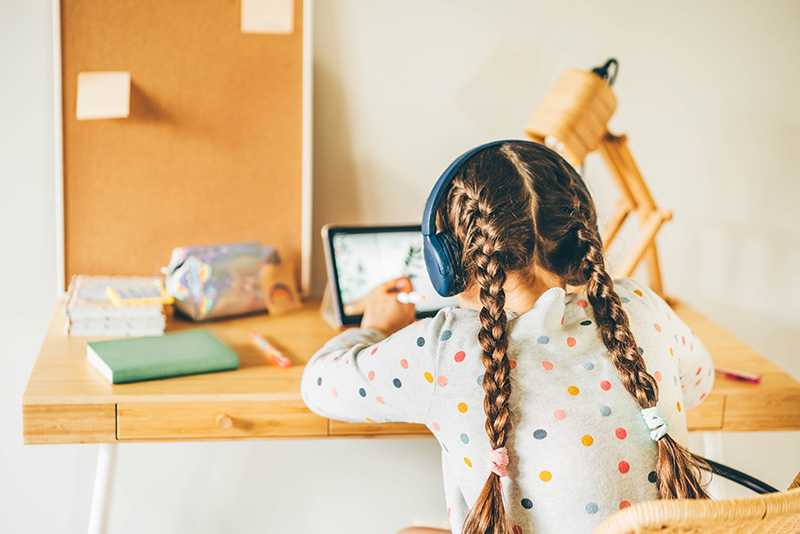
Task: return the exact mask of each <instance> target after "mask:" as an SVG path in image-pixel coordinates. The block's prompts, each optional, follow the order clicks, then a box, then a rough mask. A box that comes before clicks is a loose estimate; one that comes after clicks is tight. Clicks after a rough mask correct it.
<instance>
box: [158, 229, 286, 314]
mask: <svg viewBox="0 0 800 534" xmlns="http://www.w3.org/2000/svg"><path fill="white" fill-rule="evenodd" d="M278 261H279V259H278V254H277V253H276V252H275V249H274V248H273V247H271V246H268V245H262V244H261V243H256V242H248V243H228V244H220V245H209V246H190V247H178V248H176V249H173V251H172V256H171V258H170V261H169V265H168V266H167V267H165V268H164V269H163V271H164V275H165V281H166V289H167V292H168V293H169V294H170V295H171V296H172V297H173V298H174V299H175V307H176V308H177V309H178V310H179V311H180V312H181V313H182V314H184V315H186V316H188V317H190V318H191V319H194V320H195V321H204V320H207V319H219V318H221V317H230V316H233V315H242V314H245V313H252V312H256V311H261V310H264V299H263V298H262V296H261V288H260V287H259V286H260V282H259V271H260V270H261V268H262V267H263V266H264V265H266V264H269V263H275V264H277V263H278Z"/></svg>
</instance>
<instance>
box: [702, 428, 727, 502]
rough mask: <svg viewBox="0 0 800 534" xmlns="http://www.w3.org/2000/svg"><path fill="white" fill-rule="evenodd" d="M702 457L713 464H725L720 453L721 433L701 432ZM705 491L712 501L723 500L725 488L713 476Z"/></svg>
mask: <svg viewBox="0 0 800 534" xmlns="http://www.w3.org/2000/svg"><path fill="white" fill-rule="evenodd" d="M703 456H705V457H706V458H708V459H709V460H714V461H715V462H719V463H724V462H725V460H724V455H723V451H722V432H703ZM706 489H707V490H708V494H709V495H710V496H711V498H712V499H724V498H725V493H726V492H725V488H724V486H723V484H722V479H721V478H720V477H719V476H716V475H715V476H713V477H712V478H711V482H710V483H709V485H708V488H706Z"/></svg>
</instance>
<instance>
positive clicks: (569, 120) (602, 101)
mask: <svg viewBox="0 0 800 534" xmlns="http://www.w3.org/2000/svg"><path fill="white" fill-rule="evenodd" d="M618 68H619V64H618V63H617V60H616V59H613V58H612V59H609V60H608V61H606V63H605V64H604V65H602V66H600V67H595V68H594V69H592V70H591V71H584V70H577V69H572V70H568V71H566V72H564V73H563V74H562V75H561V77H560V78H559V79H558V80H557V81H556V83H555V85H554V86H553V87H552V89H551V90H550V92H549V93H548V94H547V95H546V96H545V98H544V100H543V101H542V103H541V105H539V107H538V108H537V109H536V110H535V111H534V113H533V116H532V118H531V120H530V122H529V124H528V126H527V128H526V129H525V133H526V134H527V135H528V137H529V138H530V139H531V140H533V141H536V142H538V143H544V144H545V145H547V146H549V147H550V148H553V149H554V150H556V151H557V152H559V153H560V154H561V155H562V156H564V157H565V158H566V159H567V160H568V161H569V162H570V163H571V164H572V165H573V166H574V167H575V168H580V166H581V164H582V163H583V161H584V159H585V158H586V156H587V155H588V154H589V153H591V152H594V151H595V150H597V151H599V152H600V154H601V155H602V157H603V160H604V161H605V164H606V166H607V167H608V169H609V170H610V171H611V175H612V176H613V178H614V181H615V183H616V184H617V187H618V188H619V191H620V193H621V197H620V199H619V201H618V205H617V208H616V211H615V212H614V215H613V216H612V217H611V219H610V221H609V222H608V223H607V226H606V227H605V228H604V229H603V232H602V233H603V236H602V237H603V243H604V247H605V249H606V250H608V248H609V247H610V246H611V244H612V243H613V242H614V239H615V238H616V237H617V235H618V234H619V231H620V230H621V229H622V226H623V225H624V223H625V221H626V220H627V219H628V216H629V215H631V214H632V213H634V214H635V215H636V219H637V222H638V225H639V237H638V239H637V240H636V243H635V245H634V246H633V249H632V250H631V251H630V252H629V253H628V254H627V255H626V257H625V259H624V261H623V263H622V267H621V269H619V270H615V272H614V273H612V274H613V275H614V276H615V277H627V276H631V275H632V274H633V273H634V272H635V271H636V269H637V267H638V266H639V264H640V263H642V262H645V264H646V266H647V272H648V279H649V280H648V282H649V285H650V287H651V288H652V289H653V291H655V292H656V293H658V294H659V295H662V296H663V295H664V287H663V284H662V281H661V269H660V267H659V262H658V251H657V249H656V242H655V237H656V234H657V233H658V231H659V230H660V229H661V226H662V225H663V224H664V223H665V222H667V221H669V220H670V219H671V218H672V212H670V211H669V210H665V209H661V208H659V207H658V205H657V204H656V202H655V200H654V199H653V195H652V194H651V193H650V189H649V188H648V187H647V184H646V183H645V181H644V178H643V177H642V174H641V172H640V171H639V168H638V167H637V165H636V161H635V160H634V159H633V154H631V151H630V149H629V148H628V139H627V137H626V136H625V135H624V134H614V133H611V132H609V131H608V121H609V119H610V118H611V116H612V115H613V114H614V111H615V110H616V108H617V98H616V97H615V96H614V92H613V91H612V89H611V88H612V86H613V85H614V81H615V80H616V77H617V71H618Z"/></svg>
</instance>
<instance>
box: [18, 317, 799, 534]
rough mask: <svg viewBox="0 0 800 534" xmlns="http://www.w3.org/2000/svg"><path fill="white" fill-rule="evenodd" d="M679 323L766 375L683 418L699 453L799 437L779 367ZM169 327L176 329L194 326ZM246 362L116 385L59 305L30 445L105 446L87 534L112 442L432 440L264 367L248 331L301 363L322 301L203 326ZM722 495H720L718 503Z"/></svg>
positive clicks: (37, 374)
mask: <svg viewBox="0 0 800 534" xmlns="http://www.w3.org/2000/svg"><path fill="white" fill-rule="evenodd" d="M675 310H676V312H677V313H678V315H680V316H681V318H683V320H684V321H686V323H687V324H688V325H689V326H690V327H691V328H692V330H694V332H695V333H696V334H697V335H698V336H699V337H700V338H701V339H702V340H703V342H704V343H705V344H706V346H707V347H708V349H709V350H710V351H711V354H712V356H713V358H714V361H715V363H716V364H717V365H718V366H720V367H729V368H733V369H739V370H743V371H750V372H754V373H760V374H762V375H763V380H762V382H761V384H758V385H753V384H747V383H742V382H734V381H730V380H726V379H723V378H718V379H717V381H716V383H715V386H714V390H713V391H712V393H711V395H709V397H708V398H707V399H706V400H705V402H703V404H702V405H701V406H700V407H698V408H696V409H693V410H690V411H689V413H688V417H689V429H690V430H700V431H704V445H705V451H704V454H705V455H706V456H707V457H710V458H713V459H715V460H718V461H722V460H723V458H722V457H721V452H720V447H719V443H718V441H719V431H727V430H736V431H756V430H800V384H798V382H797V381H796V380H794V379H793V378H792V377H791V376H789V375H788V374H787V373H786V372H784V371H782V370H781V369H780V368H779V367H778V366H777V365H775V364H774V363H772V362H770V361H769V360H767V359H766V358H764V357H763V356H761V355H759V354H757V353H755V352H754V351H753V350H751V349H750V348H748V347H747V346H746V345H744V344H743V343H741V342H740V341H739V340H737V339H736V338H734V337H733V336H732V335H730V334H729V333H728V332H726V331H724V330H723V329H721V328H720V327H718V326H717V325H715V324H714V323H713V322H711V321H710V320H708V319H706V318H705V317H703V316H702V315H700V314H699V313H697V312H696V311H694V310H692V309H691V308H689V307H688V306H686V305H682V304H677V305H676V306H675ZM195 326H197V325H195V324H193V323H188V322H183V321H174V322H172V323H171V324H170V329H172V330H176V329H177V330H180V329H185V328H192V327H195ZM202 326H203V327H205V328H211V329H212V330H214V331H215V332H216V333H217V334H218V335H219V336H220V337H221V338H222V339H223V340H225V341H226V342H227V343H228V344H230V345H231V346H232V347H233V348H234V350H236V352H237V353H238V354H239V358H240V361H241V367H240V368H239V369H238V370H236V371H230V372H224V373H214V374H208V375H196V376H186V377H180V378H172V379H168V380H155V381H150V382H139V383H134V384H121V385H116V386H115V385H110V384H108V383H107V382H106V381H105V379H103V378H102V377H101V376H100V375H99V374H98V373H97V372H96V371H95V370H94V368H92V367H91V366H90V365H88V364H87V363H86V339H85V338H78V337H74V338H73V337H69V336H66V335H64V312H63V306H62V305H61V304H59V305H58V306H56V311H55V313H54V315H53V319H52V320H51V322H50V326H49V329H48V333H47V337H46V338H45V340H44V343H43V345H42V348H41V351H40V352H39V356H38V358H37V360H36V364H35V365H34V367H33V371H32V372H31V377H30V380H29V381H28V386H27V388H26V389H25V393H24V396H23V399H22V411H23V435H24V439H25V443H99V444H100V445H99V447H98V460H97V470H96V474H95V482H94V489H93V493H92V504H91V510H90V519H89V533H90V534H101V533H103V532H105V529H106V525H107V514H108V509H109V500H110V489H111V487H112V478H113V475H114V464H115V461H116V450H117V447H116V444H117V443H120V442H135V441H169V440H236V439H264V438H324V437H343V436H356V437H375V436H388V435H394V436H410V435H426V434H428V431H427V429H426V428H425V427H424V426H421V425H407V424H394V423H392V424H368V423H359V424H350V423H341V422H338V421H331V420H328V419H325V418H322V417H319V416H317V415H315V414H313V413H311V412H310V411H309V410H308V409H307V408H306V407H305V405H304V404H303V401H302V399H301V398H300V378H301V375H302V372H303V366H302V365H296V366H295V367H292V368H291V369H280V368H277V367H274V366H272V365H270V364H268V363H267V362H266V361H265V360H264V358H263V357H262V356H261V354H260V353H259V352H258V351H257V350H256V349H255V348H253V347H252V346H251V345H250V343H249V342H248V339H247V335H248V333H249V332H250V331H257V332H260V333H262V334H265V335H267V336H268V337H269V338H270V339H271V340H273V341H275V342H276V344H280V346H281V348H283V349H284V350H285V351H286V353H287V354H289V355H290V356H291V357H292V358H293V359H294V360H295V362H296V363H297V364H303V363H305V362H306V361H308V358H309V357H310V356H311V355H312V354H313V353H314V352H315V351H316V350H317V349H318V348H319V347H320V346H321V345H322V344H323V343H324V342H325V341H326V340H327V339H329V338H330V337H331V336H332V335H333V334H334V333H335V332H334V330H332V329H331V328H330V327H329V326H328V325H327V324H325V323H324V322H323V320H322V318H321V316H320V314H319V312H318V304H317V303H310V304H308V305H307V306H306V307H305V308H304V309H303V310H301V311H298V312H296V313H293V314H291V315H286V316H283V317H268V316H266V315H259V316H253V317H248V318H243V319H236V320H231V321H219V322H214V323H209V324H204V325H202ZM720 495H721V494H720Z"/></svg>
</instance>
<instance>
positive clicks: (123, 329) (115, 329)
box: [66, 276, 169, 336]
mask: <svg viewBox="0 0 800 534" xmlns="http://www.w3.org/2000/svg"><path fill="white" fill-rule="evenodd" d="M168 300H169V299H168V297H166V295H165V293H164V291H163V283H162V281H161V279H160V278H159V277H140V276H75V277H73V278H72V281H71V282H70V284H69V290H68V293H67V302H66V316H67V324H66V331H67V334H69V335H71V336H158V335H161V334H163V333H164V328H165V326H166V314H165V311H166V310H165V305H166V304H165V303H166V302H168Z"/></svg>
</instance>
